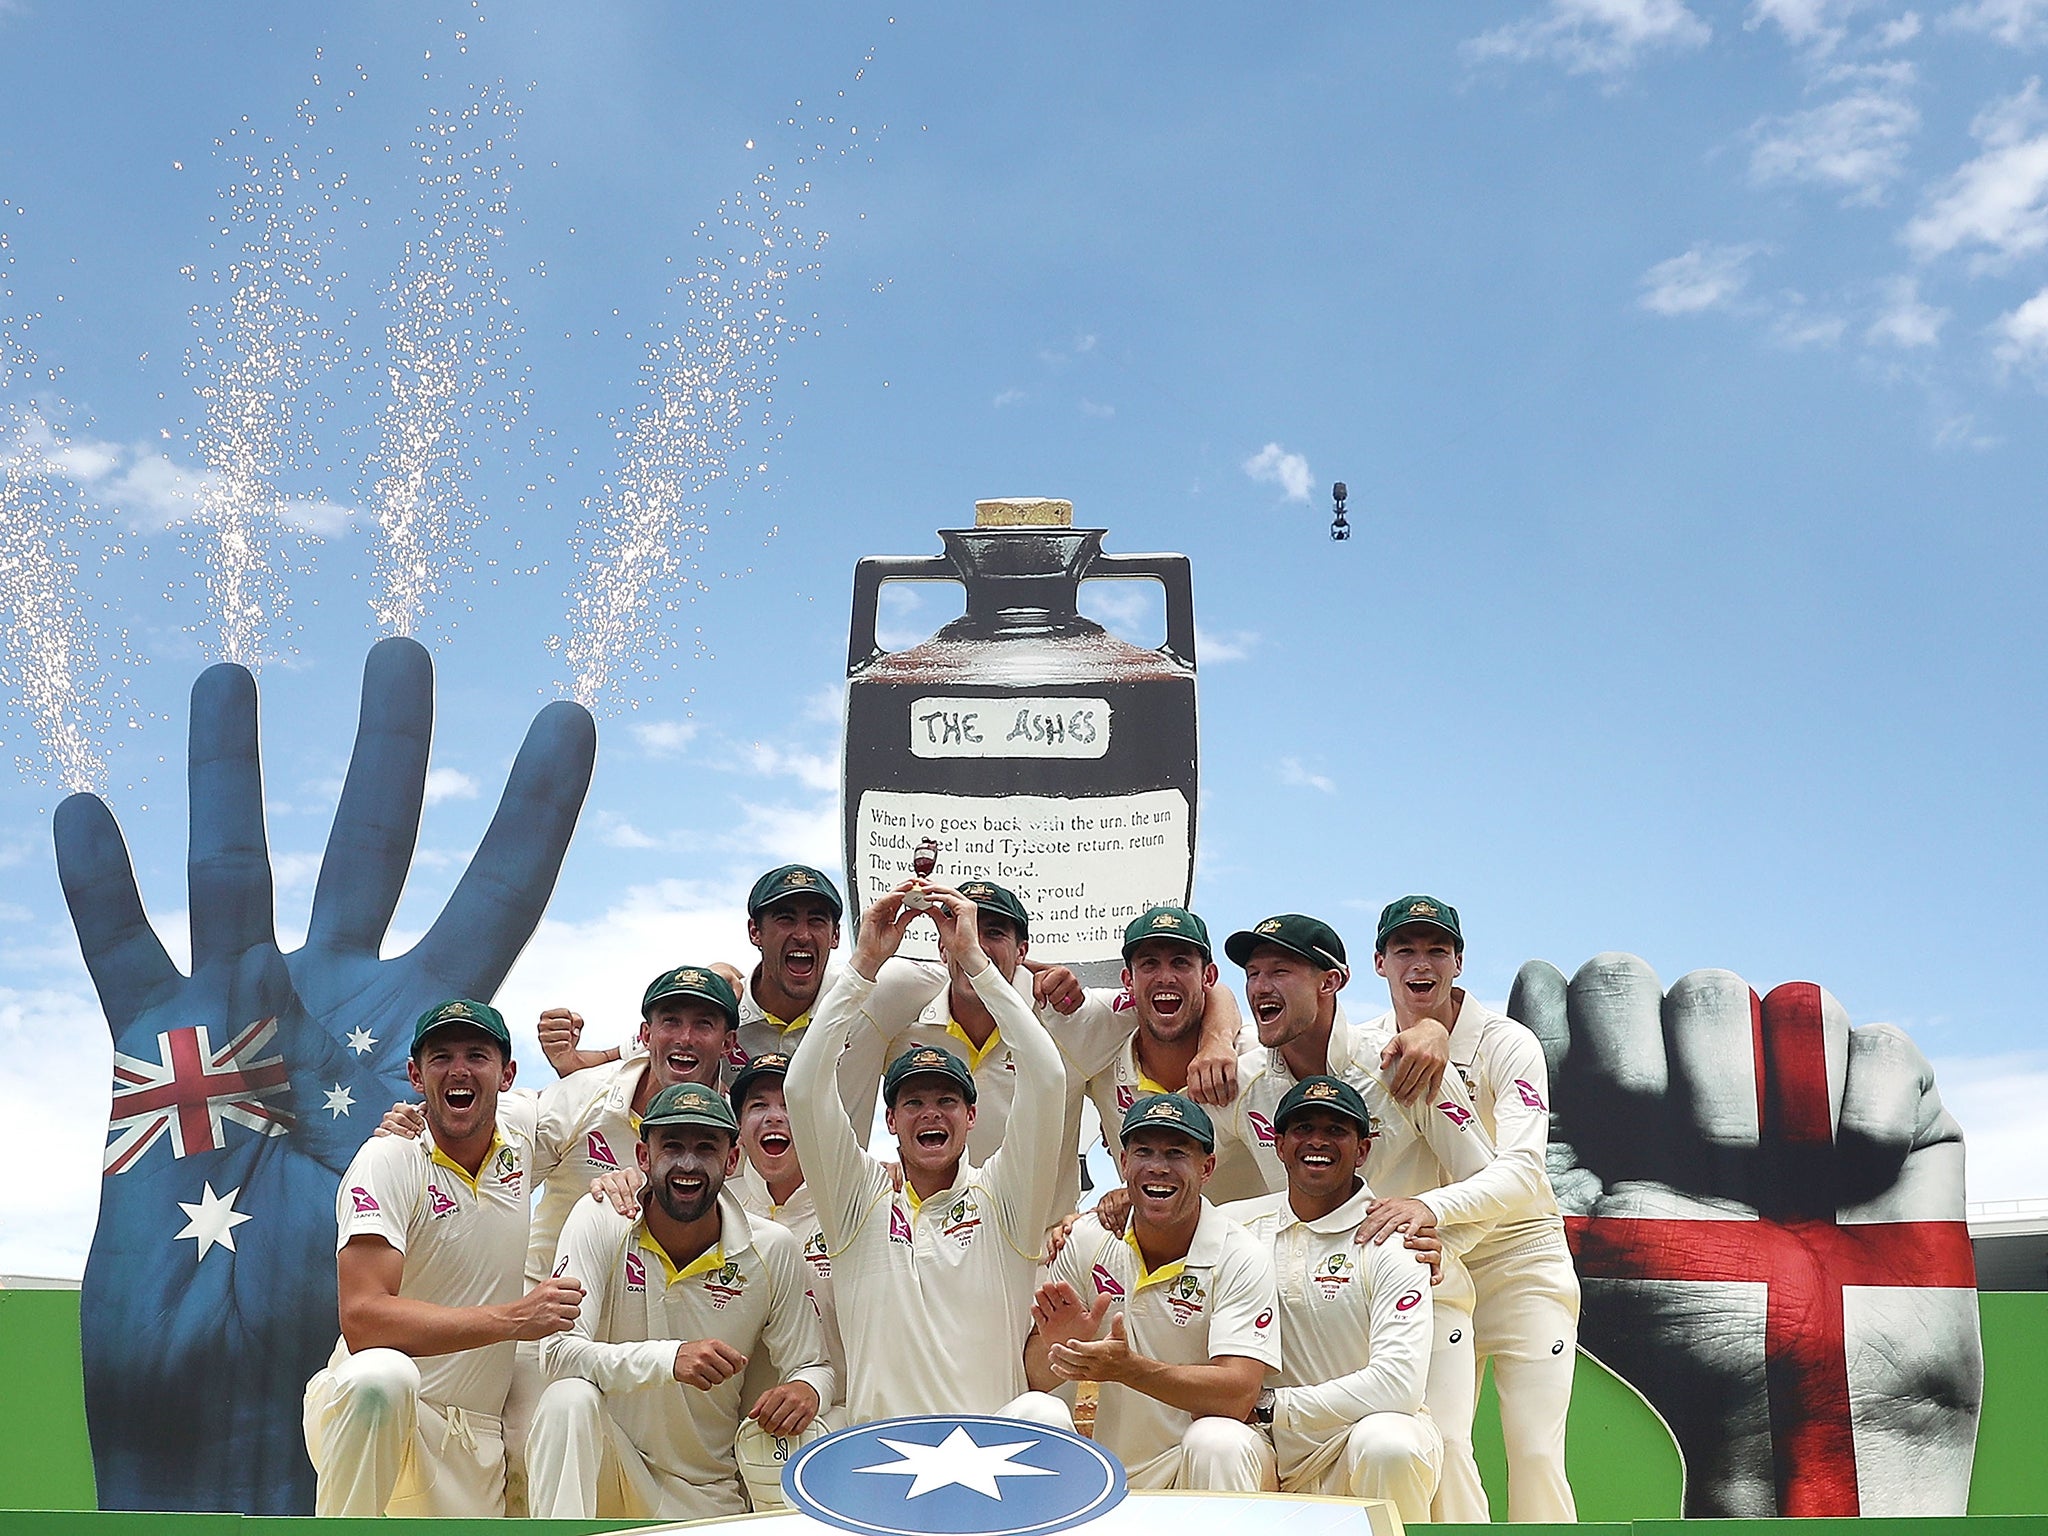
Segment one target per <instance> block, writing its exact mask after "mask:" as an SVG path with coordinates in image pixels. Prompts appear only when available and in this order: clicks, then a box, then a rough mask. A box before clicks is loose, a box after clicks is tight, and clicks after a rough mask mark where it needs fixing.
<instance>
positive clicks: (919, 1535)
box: [782, 1414, 1125, 1536]
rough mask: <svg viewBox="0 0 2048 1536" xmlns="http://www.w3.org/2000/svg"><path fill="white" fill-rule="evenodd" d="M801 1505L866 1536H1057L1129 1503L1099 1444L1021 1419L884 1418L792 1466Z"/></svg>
mask: <svg viewBox="0 0 2048 1536" xmlns="http://www.w3.org/2000/svg"><path fill="white" fill-rule="evenodd" d="M782 1486H783V1491H784V1493H785V1494H786V1495H787V1497H788V1498H789V1501H790V1503H791V1504H792V1505H793V1506H794V1507H796V1508H797V1509H800V1510H802V1511H803V1512H804V1513H805V1514H807V1515H810V1516H812V1517H813V1518H814V1519H818V1520H823V1521H825V1522H826V1523H827V1524H829V1525H835V1526H838V1527H839V1528H840V1529H841V1530H844V1531H853V1532H857V1533H859V1536H1048V1533H1050V1532H1054V1531H1063V1530H1066V1529H1068V1528H1069V1527H1071V1526H1076V1525H1080V1524H1083V1523H1084V1522H1086V1521H1089V1520H1093V1519H1094V1518H1095V1517H1096V1516H1098V1515H1100V1514H1102V1513H1104V1512H1105V1511H1106V1510H1108V1509H1110V1508H1112V1507H1114V1506H1115V1505H1116V1504H1118V1503H1119V1502H1121V1501H1122V1499H1123V1496H1124V1492H1125V1488H1124V1474H1123V1468H1122V1466H1121V1465H1119V1464H1118V1462H1117V1460H1116V1458H1115V1457H1113V1456H1111V1455H1109V1454H1108V1453H1107V1452H1105V1451H1103V1450H1101V1449H1100V1448H1099V1447H1097V1446H1096V1445H1095V1444H1094V1443H1093V1442H1092V1441H1088V1440H1083V1439H1082V1438H1081V1437H1080V1436H1079V1435H1075V1434H1070V1433H1068V1432H1067V1431H1065V1430H1058V1429H1048V1428H1047V1427H1046V1426H1044V1425H1042V1424H1027V1423H1024V1422H1023V1421H1021V1420H1018V1419H998V1418H986V1417H975V1416H963V1415H951V1414H947V1415H940V1416H934V1417H929V1418H911V1419H883V1420H881V1421H880V1422H878V1423H874V1424H862V1425H859V1426H857V1427H855V1428H853V1429H845V1430H841V1431H839V1432H838V1433H837V1434H833V1435H827V1436H826V1437H825V1438H823V1439H822V1440H818V1441H816V1442H814V1443H813V1444H811V1445H809V1446H806V1447H805V1448H804V1450H803V1452H802V1453H801V1454H800V1455H798V1456H797V1457H796V1458H795V1459H793V1460H792V1461H791V1462H790V1463H789V1465H788V1466H787V1467H786V1468H784V1470H783V1474H782Z"/></svg>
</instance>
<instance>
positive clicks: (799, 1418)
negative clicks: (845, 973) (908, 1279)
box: [526, 1083, 835, 1520]
mask: <svg viewBox="0 0 2048 1536" xmlns="http://www.w3.org/2000/svg"><path fill="white" fill-rule="evenodd" d="M739 1157H740V1148H739V1124H738V1122H737V1121H736V1120H735V1119H734V1117H733V1112H732V1107H731V1106H730V1105H729V1104H727V1102H726V1101H725V1098H724V1096H723V1095H721V1094H720V1093H719V1092H718V1090H717V1089H715V1088H710V1087H707V1086H705V1085H704V1084H702V1083H678V1084H676V1085H675V1086H673V1087H670V1088H664V1089H663V1090H662V1091H661V1092H660V1093H659V1094H657V1095H656V1096H655V1099H654V1102H653V1103H652V1104H650V1105H648V1107H647V1113H646V1115H645V1116H644V1117H643V1118H642V1119H641V1122H640V1143H639V1162H640V1166H641V1168H642V1170H643V1171H644V1172H645V1173H646V1175H647V1188H646V1190H645V1192H644V1194H643V1196H642V1200H643V1210H642V1214H641V1216H640V1218H639V1219H638V1220H633V1219H631V1218H628V1217H625V1216H622V1215H620V1214H619V1213H618V1212H616V1211H614V1210H612V1209H611V1207H610V1206H609V1205H606V1204H603V1203H601V1202H598V1201H591V1200H586V1201H583V1202H582V1203H581V1204H579V1205H578V1206H577V1207H576V1210H575V1211H574V1212H573V1213H572V1214H571V1215H570V1217H569V1220H568V1224H567V1225H566V1226H564V1227H563V1229H562V1240H561V1246H560V1247H559V1248H558V1249H557V1251H556V1258H555V1272H556V1274H557V1275H559V1276H561V1277H562V1278H563V1279H565V1280H575V1281H578V1282H580V1283H581V1284H582V1285H583V1286H584V1287H585V1288H586V1289H587V1291H588V1293H589V1299H588V1301H587V1302H586V1304H585V1305H584V1308H583V1311H582V1314H581V1315H580V1317H579V1318H578V1319H577V1323H576V1326H575V1327H574V1328H573V1329H571V1330H570V1331H568V1332H566V1333H562V1334H559V1335H557V1336H556V1337H554V1338H552V1339H550V1340H549V1341H548V1344H547V1348H546V1352H545V1353H546V1364H547V1368H548V1373H549V1375H550V1376H551V1377H553V1378H554V1379H553V1381H552V1382H551V1383H550V1385H549V1386H548V1388H547V1390H546V1391H545V1392H543V1393H542V1394H541V1399H540V1405H539V1407H538V1408H537V1409H535V1411H534V1418H533V1428H532V1430H531V1431H530V1433H529V1436H528V1440H527V1456H526V1460H527V1486H528V1490H529V1500H530V1503H531V1506H532V1510H533V1513H534V1514H535V1515H537V1516H552V1517H555V1518H569V1519H591V1518H606V1517H622V1518H627V1519H650V1520H697V1519H704V1518H707V1517H710V1516H715V1515H737V1514H744V1513H745V1512H746V1510H747V1508H748V1501H747V1497H746V1496H745V1495H744V1494H743V1493H742V1491H741V1484H742V1477H743V1474H744V1476H745V1480H746V1481H747V1482H748V1483H749V1484H751V1483H752V1482H753V1481H755V1480H756V1478H758V1479H759V1480H761V1481H762V1482H763V1483H764V1484H765V1483H770V1482H772V1481H773V1480H774V1479H776V1478H777V1477H778V1476H779V1475H780V1471H781V1463H780V1460H779V1459H778V1458H777V1457H776V1455H775V1444H774V1442H775V1440H776V1439H777V1438H778V1437H781V1438H785V1439H793V1438H795V1437H797V1436H800V1435H802V1434H803V1433H804V1432H805V1431H807V1430H809V1429H811V1427H812V1424H813V1421H814V1420H815V1419H816V1418H817V1414H818V1409H819V1407H820V1406H821V1405H823V1404H825V1403H828V1402H830V1401H831V1400H832V1398H833V1396H834V1395H835V1390H834V1383H833V1376H832V1368H831V1366H830V1365H829V1364H827V1363H826V1360H825V1346H824V1339H823V1334H822V1332H821V1331H820V1328H819V1324H818V1311H817V1306H816V1304H815V1303H814V1302H813V1301H812V1299H811V1296H810V1293H809V1288H808V1284H807V1282H806V1279H805V1273H806V1272H805V1268H804V1261H803V1257H802V1255H801V1254H800V1253H799V1252H798V1248H797V1240H796V1239H795V1238H794V1237H792V1236H791V1235H790V1234H789V1233H788V1232H786V1231H785V1230H783V1229H782V1228H781V1227H779V1226H776V1225H775V1224H774V1223H773V1222H769V1221H763V1220H757V1219H755V1218H752V1217H749V1216H748V1215H747V1213H746V1212H745V1211H743V1210H742V1209H740V1206H739V1204H738V1202H737V1201H736V1200H732V1199H721V1198H720V1196H721V1195H722V1194H723V1192H724V1189H725V1181H726V1180H727V1179H728V1178H730V1177H731V1176H732V1175H733V1173H734V1172H735V1170H736V1169H737V1168H738V1166H739ZM763 1345H765V1346H766V1348H767V1351H768V1354H769V1355H770V1357H771V1358H772V1359H773V1360H774V1362H775V1365H776V1368H777V1371H778V1373H779V1375H780V1380H779V1382H778V1384H777V1385H774V1386H772V1387H770V1388H769V1389H768V1390H767V1391H766V1392H764V1393H762V1395H761V1397H760V1399H759V1400H758V1401H757V1402H756V1403H755V1404H754V1407H753V1411H752V1413H751V1415H750V1416H749V1417H748V1418H747V1419H746V1420H745V1421H743V1420H742V1418H741V1409H742V1407H743V1406H744V1405H743V1401H742V1397H741V1393H742V1380H743V1374H744V1372H745V1371H746V1368H747V1363H748V1361H749V1359H750V1358H751V1357H753V1356H754V1354H755V1353H756V1351H758V1350H759V1349H760V1348H761V1347H762V1346H763Z"/></svg>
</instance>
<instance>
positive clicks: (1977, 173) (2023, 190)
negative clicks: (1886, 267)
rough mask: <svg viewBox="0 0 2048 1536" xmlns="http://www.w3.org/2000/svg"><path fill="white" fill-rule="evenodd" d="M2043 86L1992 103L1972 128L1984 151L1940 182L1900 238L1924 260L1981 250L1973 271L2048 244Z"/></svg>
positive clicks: (2028, 87)
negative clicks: (1983, 253) (1940, 186)
mask: <svg viewBox="0 0 2048 1536" xmlns="http://www.w3.org/2000/svg"><path fill="white" fill-rule="evenodd" d="M2040 87H2041V82H2040V81H2039V79H2032V80H2029V81H2028V82H2027V83H2026V86H2025V88H2024V89H2022V90H2021V91H2020V92H2019V94H2018V95H2015V96H2009V97H2005V98H2003V99H2001V100H1999V101H1995V102H1993V103H1992V104H1991V105H1990V106H1988V107H1986V108H1985V109H1984V110H1983V111H1982V112H1980V113H1978V114H1977V119H1976V121H1975V122H1973V123H1972V124H1971V125H1970V132H1971V133H1972V134H1974V135H1975V136H1976V138H1977V140H1978V142H1979V143H1981V144H1982V145H1983V146H1984V152H1983V153H1982V154H1980V155H1979V156H1977V158H1976V159H1974V160H1971V161H1969V162H1967V163H1966V164H1964V165H1963V166H1962V167H1961V168H1959V169H1958V170H1957V171H1956V172H1955V173H1954V174H1953V175H1951V176H1950V177H1949V178H1948V180H1947V181H1946V182H1944V183H1943V185H1942V188H1941V190H1940V191H1939V193H1938V194H1937V195H1936V196H1935V197H1934V198H1933V199H1932V201H1931V202H1930V203H1929V204H1928V206H1927V207H1926V208H1925V209H1924V210H1923V211H1922V212H1920V213H1919V214H1917V215H1916V216H1915V217H1914V218H1913V220H1912V221H1911V222H1910V223H1909V224H1907V225H1906V228H1905V231H1904V234H1903V236H1902V238H1903V239H1904V240H1905V242H1906V245H1907V246H1908V248H1910V249H1911V250H1912V252H1913V254H1914V255H1916V256H1918V257H1920V258H1921V259H1922V260H1931V259H1933V258H1934V257H1937V256H1945V255H1947V254H1949V253H1950V252H1951V251H1956V250H1960V249H1963V248H1965V247H1969V246H1983V247H1985V248H1986V249H1987V250H1988V251H1989V253H1990V254H1988V255H1979V256H1978V257H1977V258H1976V259H1975V260H1974V261H1973V262H1972V267H1973V269H1975V270H1986V269H1990V268H1993V267H2000V266H2003V265H2005V264H2007V263H2009V262H2011V261H2012V260H2014V259H2015V258H2017V257H2020V256H2027V255H2032V254H2033V253H2035V252H2037V251H2040V250H2042V249H2043V248H2044V247H2048V133H2040V132H2036V131H2035V130H2036V129H2038V128H2040V127H2041V126H2042V123H2043V121H2044V108H2043V104H2042V101H2041V89H2040Z"/></svg>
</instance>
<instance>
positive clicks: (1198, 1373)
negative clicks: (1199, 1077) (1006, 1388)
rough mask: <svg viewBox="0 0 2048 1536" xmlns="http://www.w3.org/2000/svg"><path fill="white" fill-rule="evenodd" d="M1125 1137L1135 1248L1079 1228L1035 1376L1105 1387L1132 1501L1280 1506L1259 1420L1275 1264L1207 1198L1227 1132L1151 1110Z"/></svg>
mask: <svg viewBox="0 0 2048 1536" xmlns="http://www.w3.org/2000/svg"><path fill="white" fill-rule="evenodd" d="M1119 1129H1120V1134H1121V1137H1122V1141H1123V1173H1124V1187H1125V1189H1126V1190H1127V1191H1128V1192H1129V1195H1130V1232H1129V1233H1128V1234H1127V1235H1125V1236H1122V1237H1118V1236H1114V1235H1112V1234H1111V1233H1109V1232H1107V1231H1105V1230H1104V1229H1103V1227H1102V1225H1101V1223H1100V1222H1099V1221H1097V1220H1096V1219H1095V1217H1094V1216H1093V1215H1092V1214H1091V1215H1084V1216H1083V1217H1082V1218H1081V1220H1080V1221H1079V1222H1078V1223H1077V1224H1076V1225H1075V1227H1074V1230H1073V1233H1072V1235H1071V1236H1070V1237H1069V1238H1068V1240H1067V1242H1066V1245H1065V1246H1064V1247H1062V1248H1061V1249H1060V1251H1059V1255H1058V1257H1057V1258H1055V1259H1054V1260H1053V1261H1052V1263H1051V1264H1050V1265H1049V1266H1048V1267H1047V1270H1046V1273H1045V1283H1044V1284H1043V1285H1042V1286H1040V1288H1039V1290H1038V1293H1037V1295H1036V1297H1035V1298H1034V1301H1033V1304H1032V1309H1031V1316H1032V1324H1033V1326H1032V1331H1031V1335H1030V1337H1029V1338H1028V1339H1027V1340H1026V1341H1025V1345H1024V1364H1025V1372H1026V1375H1027V1377H1028V1379H1029V1380H1030V1382H1031V1385H1032V1386H1033V1387H1036V1388H1038V1389H1040V1390H1043V1391H1050V1390H1052V1389H1053V1388H1054V1387H1056V1386H1058V1385H1060V1384H1061V1383H1064V1382H1080V1381H1093V1382H1099V1383H1101V1397H1100V1399H1099V1400H1098V1404H1097V1407H1096V1411H1095V1439H1096V1441H1097V1443H1098V1444H1100V1445H1102V1446H1103V1447H1104V1448H1105V1449H1107V1450H1109V1451H1111V1452H1112V1453H1114V1454H1115V1456H1116V1457H1117V1459H1118V1460H1120V1461H1121V1462H1122V1463H1123V1464H1124V1473H1125V1475H1126V1476H1127V1477H1128V1478H1129V1480H1130V1484H1131V1486H1132V1487H1133V1488H1198V1489H1206V1490H1210V1491H1219V1492H1236V1493H1256V1492H1259V1491H1260V1490H1262V1489H1263V1490H1266V1491H1269V1492H1270V1491H1271V1490H1273V1489H1274V1488H1275V1487H1276V1486H1277V1484H1276V1482H1275V1467H1274V1458H1273V1446H1272V1443H1271V1442H1270V1441H1269V1440H1267V1438H1266V1437H1265V1435H1264V1434H1263V1433H1261V1432H1260V1431H1259V1430H1257V1429H1255V1428H1253V1427H1252V1426H1251V1425H1250V1424H1249V1423H1247V1422H1246V1420H1248V1419H1249V1418H1250V1417H1251V1415H1252V1413H1253V1411H1254V1409H1255V1408H1256V1407H1257V1405H1258V1402H1259V1394H1260V1384H1261V1382H1262V1381H1263V1380H1264V1378H1265V1375H1266V1373H1267V1372H1268V1371H1269V1370H1277V1369H1278V1368H1279V1366H1280V1358H1281V1356H1280V1325H1279V1315H1278V1308H1279V1295H1278V1292H1277V1290H1276V1287H1275V1284H1274V1278H1273V1265H1272V1261H1271V1260H1270V1259H1269V1258H1268V1257H1267V1255H1266V1250H1265V1248H1264V1247H1263V1246H1262V1245H1261V1244H1260V1243H1258V1242H1257V1241H1256V1240H1255V1239H1254V1238H1253V1237H1252V1236H1251V1235H1250V1234H1249V1233H1248V1232H1246V1231H1245V1229H1244V1228H1243V1227H1241V1226H1239V1225H1238V1224H1237V1223H1236V1222H1234V1221H1231V1220H1230V1219H1229V1218H1227V1217H1225V1216H1224V1215H1223V1214H1222V1213H1221V1212H1219V1211H1218V1210H1217V1209H1216V1208H1215V1207H1214V1206H1213V1205H1211V1204H1210V1203H1209V1202H1208V1201H1207V1200H1205V1199H1204V1198H1202V1187H1203V1185H1205V1184H1206V1183H1208V1181H1209V1178H1210V1176H1211V1175H1212V1174H1213V1173H1214V1172H1215V1170H1216V1158H1215V1155H1214V1154H1215V1147H1216V1132H1215V1128H1214V1126H1213V1125H1212V1124H1211V1122H1210V1119H1209V1116H1208V1113H1207V1112H1206V1111H1205V1110H1203V1108H1202V1106H1201V1105H1199V1104H1197V1103H1195V1101H1194V1100H1193V1099H1190V1098H1187V1097H1186V1096H1185V1095H1182V1094H1178V1093H1156V1094H1151V1095H1149V1096H1147V1097H1145V1098H1142V1099H1140V1100H1138V1102H1137V1103H1135V1104H1133V1105H1132V1106H1131V1108H1130V1109H1129V1111H1128V1112H1127V1113H1126V1114H1125V1115H1124V1116H1123V1119H1122V1121H1121V1124H1120V1127H1119ZM1105 1321H1107V1323H1108V1332H1107V1335H1106V1336H1105V1335H1104V1333H1103V1324H1104V1322H1105Z"/></svg>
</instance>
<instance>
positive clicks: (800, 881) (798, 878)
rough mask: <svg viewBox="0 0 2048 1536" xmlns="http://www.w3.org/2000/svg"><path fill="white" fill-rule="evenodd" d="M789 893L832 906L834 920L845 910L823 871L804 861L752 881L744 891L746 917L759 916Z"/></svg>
mask: <svg viewBox="0 0 2048 1536" xmlns="http://www.w3.org/2000/svg"><path fill="white" fill-rule="evenodd" d="M792 896H817V897H820V898H822V899H823V900H824V902H825V905H826V906H828V907H830V908H831V909H832V916H833V919H834V920H835V921H837V919H838V918H839V917H840V916H841V915H842V914H843V913H844V912H845V911H846V903H845V902H843V901H841V900H840V899H839V887H838V886H836V885H834V884H833V883H832V882H831V880H830V879H829V878H827V876H826V874H825V872H824V871H823V870H820V869H813V868H812V867H811V866H810V865H808V864H781V865H778V866H776V867H775V868H774V869H771V870H769V871H768V873H767V874H765V875H763V876H762V877H761V878H760V879H758V880H756V881H755V882H754V888H753V889H752V890H751V891H749V892H747V916H748V917H759V916H760V915H761V914H762V912H764V911H765V910H767V909H768V908H769V907H772V906H774V905H775V903H777V902H778V901H787V900H788V899H789V898H791V897H792Z"/></svg>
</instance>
